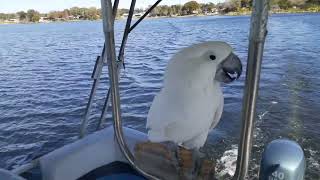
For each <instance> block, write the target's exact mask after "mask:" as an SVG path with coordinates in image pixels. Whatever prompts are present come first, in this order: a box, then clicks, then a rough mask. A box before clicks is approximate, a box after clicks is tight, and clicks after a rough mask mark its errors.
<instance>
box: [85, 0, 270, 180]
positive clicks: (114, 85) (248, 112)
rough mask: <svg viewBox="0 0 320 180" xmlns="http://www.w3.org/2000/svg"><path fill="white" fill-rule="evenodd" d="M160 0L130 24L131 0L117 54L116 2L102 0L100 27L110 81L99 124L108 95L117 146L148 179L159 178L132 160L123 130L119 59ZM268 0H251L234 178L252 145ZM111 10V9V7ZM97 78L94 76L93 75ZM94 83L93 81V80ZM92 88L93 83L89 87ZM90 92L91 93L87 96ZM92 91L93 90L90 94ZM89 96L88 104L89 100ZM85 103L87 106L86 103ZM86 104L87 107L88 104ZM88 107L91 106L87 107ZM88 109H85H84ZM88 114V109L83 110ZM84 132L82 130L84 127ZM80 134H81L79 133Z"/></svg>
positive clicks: (244, 165)
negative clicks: (129, 35) (101, 25)
mask: <svg viewBox="0 0 320 180" xmlns="http://www.w3.org/2000/svg"><path fill="white" fill-rule="evenodd" d="M160 2H161V0H158V1H157V2H156V3H155V5H153V6H152V7H151V8H150V10H149V11H147V12H146V13H145V14H144V15H143V16H142V18H141V19H139V20H138V21H137V22H136V23H135V24H134V25H133V26H132V27H130V25H131V20H132V15H133V11H134V6H135V0H132V2H131V6H130V12H129V17H128V19H127V23H126V28H125V31H124V36H123V39H122V44H121V48H120V52H119V56H118V60H117V57H116V51H115V43H114V12H115V11H114V10H115V6H116V5H117V3H119V2H115V5H114V7H113V9H112V3H111V0H101V7H102V15H103V29H104V34H105V49H104V50H103V53H102V57H103V60H104V61H103V63H105V62H106V60H107V63H108V69H109V79H110V80H109V83H110V89H109V91H108V94H107V98H106V102H105V105H104V108H103V113H102V116H101V118H100V121H99V126H98V128H99V127H100V126H101V124H102V122H103V119H104V118H105V114H106V111H107V107H108V104H109V99H110V97H111V102H112V116H113V123H114V130H115V136H116V139H117V142H118V144H119V146H120V149H121V151H122V153H123V154H124V156H125V157H126V159H127V160H128V162H129V163H130V164H131V165H132V166H133V167H134V168H135V169H136V170H137V171H138V172H140V173H141V174H142V175H144V176H145V177H147V178H149V179H158V178H157V177H155V176H153V175H151V174H148V173H146V172H145V171H143V170H142V169H140V168H139V167H138V166H137V165H136V164H135V162H134V156H133V155H132V153H131V152H130V150H129V148H128V146H127V144H126V142H125V139H124V136H123V131H122V121H121V109H120V98H119V77H118V76H119V64H118V63H119V62H122V63H123V62H124V59H123V56H124V49H125V44H126V41H127V38H128V34H129V33H130V32H131V30H132V29H133V28H135V27H136V25H138V24H139V23H140V22H141V21H142V19H143V18H145V17H146V16H147V14H148V13H149V12H150V11H151V10H152V9H153V8H154V7H156V5H157V4H158V3H160ZM268 9H269V5H268V0H254V1H253V11H252V16H251V26H250V35H249V48H248V62H247V73H246V81H245V90H244V98H243V110H242V128H241V140H240V143H239V150H238V158H237V168H236V173H235V175H234V177H233V179H236V180H242V179H245V178H246V175H247V172H248V167H249V160H250V153H251V147H252V139H253V138H252V134H253V128H254V120H255V112H256V110H255V109H256V100H257V96H258V88H259V79H260V70H261V63H262V56H263V49H264V42H265V37H266V34H267V21H268ZM112 10H113V11H112ZM111 12H113V14H112V13H111ZM95 80H97V79H95ZM94 85H95V84H94ZM92 89H93V90H92V91H93V92H94V87H93V88H92ZM92 94H93V93H91V95H90V97H91V96H92ZM93 95H94V94H93ZM91 99H92V98H89V103H88V104H89V105H90V100H91ZM89 105H88V106H89ZM88 106H87V107H88ZM87 110H90V106H89V108H87ZM86 112H88V111H86ZM86 115H87V113H86ZM86 118H87V116H85V118H84V121H83V122H84V123H82V125H83V126H85V125H86V122H87V120H86ZM83 132H84V131H83ZM82 135H83V134H82Z"/></svg>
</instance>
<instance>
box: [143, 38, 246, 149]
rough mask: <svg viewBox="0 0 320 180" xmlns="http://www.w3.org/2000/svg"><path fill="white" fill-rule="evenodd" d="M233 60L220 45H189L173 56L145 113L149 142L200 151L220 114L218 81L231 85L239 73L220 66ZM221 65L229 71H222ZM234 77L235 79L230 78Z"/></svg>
mask: <svg viewBox="0 0 320 180" xmlns="http://www.w3.org/2000/svg"><path fill="white" fill-rule="evenodd" d="M234 57H235V56H234V54H233V53H232V48H231V47H230V46H229V45H228V44H226V43H224V42H205V43H201V44H196V45H192V46H190V47H187V48H184V49H182V50H181V51H179V52H178V53H177V54H176V55H174V56H173V58H172V59H171V60H170V61H169V64H168V66H167V69H166V72H165V76H164V85H163V88H162V90H161V91H160V92H159V94H158V95H157V96H156V97H155V98H154V100H153V103H152V105H151V108H150V111H149V113H148V118H147V129H148V130H149V131H148V137H149V140H150V141H152V142H164V141H173V142H175V143H177V144H180V145H183V146H185V147H187V148H189V149H199V148H200V147H202V146H203V145H204V143H205V141H206V139H207V136H208V133H209V131H210V130H211V129H212V128H214V127H215V126H216V125H217V124H218V122H219V120H220V117H221V114H222V111H223V105H224V101H223V94H222V90H221V87H220V81H224V82H231V81H232V80H234V79H236V78H238V77H239V75H240V74H239V73H241V71H240V72H239V67H237V69H236V70H237V71H234V70H232V68H231V70H230V67H231V66H232V64H233V63H232V62H231V63H230V62H229V63H224V62H225V61H226V60H227V59H231V60H230V61H234V59H235V58H234ZM238 60H239V59H238ZM239 62H240V61H239ZM223 64H227V65H226V66H229V67H226V68H223ZM230 64H231V66H230ZM237 66H239V65H237ZM240 66H241V63H240ZM228 68H229V69H228ZM240 69H241V67H240ZM226 70H227V71H226ZM235 73H237V74H236V76H237V77H233V75H234V74H235ZM221 74H223V75H221ZM216 75H219V76H221V77H216ZM224 78H227V79H224Z"/></svg>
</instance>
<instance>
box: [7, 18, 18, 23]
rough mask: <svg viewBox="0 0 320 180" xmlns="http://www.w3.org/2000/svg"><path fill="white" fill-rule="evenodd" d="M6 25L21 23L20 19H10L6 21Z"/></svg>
mask: <svg viewBox="0 0 320 180" xmlns="http://www.w3.org/2000/svg"><path fill="white" fill-rule="evenodd" d="M4 22H5V23H19V22H20V21H19V19H15V18H14V19H8V20H5V21H4Z"/></svg>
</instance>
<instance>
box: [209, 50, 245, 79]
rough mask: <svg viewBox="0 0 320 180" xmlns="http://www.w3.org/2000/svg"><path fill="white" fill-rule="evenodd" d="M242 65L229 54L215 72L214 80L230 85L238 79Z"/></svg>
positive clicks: (237, 58)
mask: <svg viewBox="0 0 320 180" xmlns="http://www.w3.org/2000/svg"><path fill="white" fill-rule="evenodd" d="M241 73H242V64H241V61H240V59H239V57H238V56H236V55H235V54H233V53H231V54H230V55H229V56H228V57H227V58H226V59H225V60H223V61H222V62H221V63H220V65H219V66H218V69H217V71H216V76H215V79H216V80H217V81H220V82H224V83H230V82H232V81H234V80H236V79H238V78H239V77H240V75H241Z"/></svg>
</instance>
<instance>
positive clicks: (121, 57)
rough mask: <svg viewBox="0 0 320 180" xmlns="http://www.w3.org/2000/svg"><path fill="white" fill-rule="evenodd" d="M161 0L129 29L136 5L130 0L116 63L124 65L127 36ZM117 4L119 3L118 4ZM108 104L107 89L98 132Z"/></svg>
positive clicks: (108, 95) (133, 0)
mask: <svg viewBox="0 0 320 180" xmlns="http://www.w3.org/2000/svg"><path fill="white" fill-rule="evenodd" d="M161 1H162V0H158V1H157V2H155V3H154V4H153V5H152V6H151V7H150V8H149V9H148V10H147V11H146V12H145V13H144V15H143V16H142V17H141V18H140V19H139V20H138V21H137V22H136V23H135V24H134V25H133V26H132V27H131V21H132V17H133V14H134V7H135V4H136V0H132V1H131V5H130V10H129V15H128V18H127V22H126V26H125V30H124V33H123V39H122V43H121V46H120V50H119V54H118V61H119V62H118V63H124V50H125V47H126V44H127V39H128V36H129V34H130V33H131V31H132V30H133V29H134V28H135V27H136V26H137V25H138V24H139V23H140V22H141V21H142V20H143V19H144V18H145V17H146V16H147V15H148V14H149V13H150V12H151V11H152V10H153V9H154V8H155V7H156V6H157V5H158V4H159V3H160V2H161ZM118 3H119V2H118ZM116 5H117V4H116V2H115V3H114V5H113V10H114V9H115V6H116ZM113 15H114V16H115V11H113ZM120 67H121V66H120V64H118V71H119V72H120ZM119 72H118V73H119ZM109 103H110V89H108V92H107V97H106V100H105V102H104V105H103V108H102V113H101V116H100V119H99V122H98V125H97V128H96V130H99V129H100V128H102V125H103V123H104V122H105V119H106V116H107V111H108V107H109Z"/></svg>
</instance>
